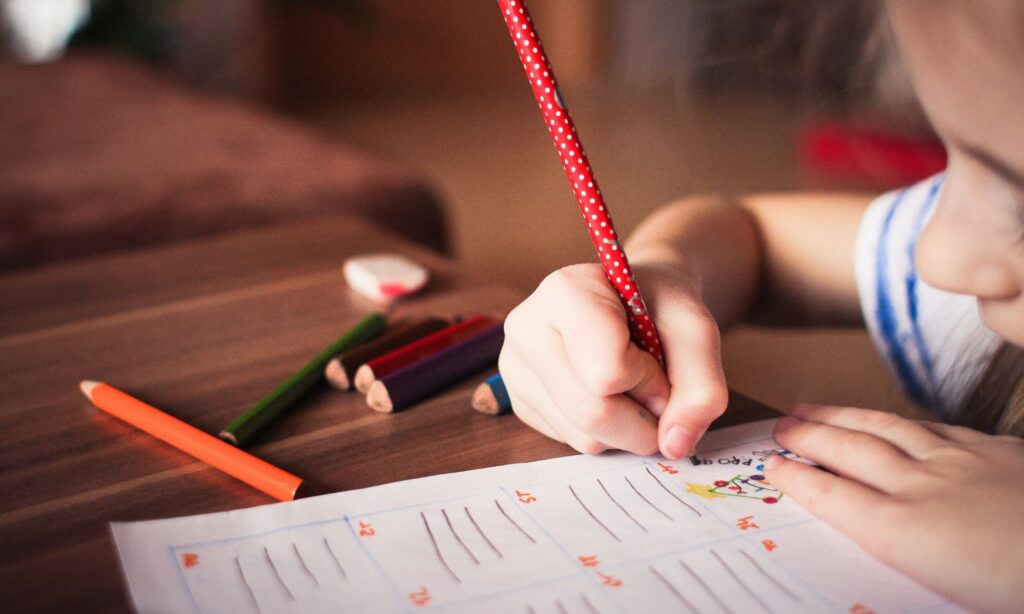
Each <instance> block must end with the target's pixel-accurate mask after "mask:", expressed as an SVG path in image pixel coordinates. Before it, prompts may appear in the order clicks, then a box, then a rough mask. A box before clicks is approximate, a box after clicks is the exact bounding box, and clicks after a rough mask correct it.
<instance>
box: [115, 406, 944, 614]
mask: <svg viewBox="0 0 1024 614" xmlns="http://www.w3.org/2000/svg"><path fill="white" fill-rule="evenodd" d="M770 432H771V421H767V422H760V423H755V424H748V425H744V426H740V427H734V428H731V429H724V430H721V431H716V432H712V433H710V434H709V435H708V436H707V437H705V438H704V440H703V441H702V443H701V446H700V452H699V457H700V458H701V460H702V464H701V465H699V466H693V465H692V463H690V462H689V461H686V460H684V461H672V462H669V461H666V460H665V459H662V458H657V457H650V458H642V457H638V456H633V455H630V454H625V453H619V454H608V455H602V456H598V457H592V456H570V457H565V458H558V459H553V460H548V461H541V462H536V463H529V464H522V465H507V466H503V467H494V468H490V469H481V470H477V471H468V472H464V473H457V474H450V475H442V476H435V477H429V478H423V479H418V480H410V481H407V482H399V483H394V484H386V485H383V486H378V487H374V488H367V489H364V490H359V491H353V492H343V493H336V494H331V495H324V496H321V497H315V498H311V499H305V500H300V501H296V502H292V503H278V504H273V505H266V506H262V507H256V508H249V509H244V510H238V511H233V512H223V513H218V514H207V515H201V516H192V517H186V518H175V519H169V520H156V521H150V522H136V523H115V524H114V525H113V533H114V538H115V540H116V543H117V548H118V552H119V553H120V556H121V562H122V567H123V570H124V574H125V576H126V578H127V581H128V586H129V588H130V592H131V597H132V600H133V602H134V604H135V606H136V608H137V609H139V610H140V611H143V612H187V611H197V612H231V613H236V612H262V613H264V614H266V613H269V612H302V613H312V612H328V611H330V612H337V611H352V612H410V611H417V610H444V611H449V612H519V613H524V614H525V613H537V614H540V613H542V612H581V613H582V612H586V613H593V612H602V613H604V612H659V613H660V612H664V611H682V612H686V611H690V612H701V613H705V612H707V613H715V612H725V613H730V612H735V613H740V612H825V611H835V612H851V613H862V614H866V613H868V612H872V611H875V612H889V611H905V612H910V611H918V612H919V611H925V610H927V611H929V612H945V611H960V610H959V609H958V608H956V607H955V606H953V605H952V604H949V603H947V602H946V601H945V600H943V599H942V598H941V597H939V596H938V595H936V594H934V593H932V592H930V591H928V590H927V589H925V588H923V587H921V586H920V585H918V584H916V583H915V582H913V581H912V580H910V579H909V578H907V577H905V576H903V575H901V574H899V573H897V572H896V571H894V570H892V569H890V568H888V567H886V566H884V565H882V564H881V563H878V562H877V561H875V560H873V559H872V558H871V557H869V556H868V555H866V554H864V553H863V552H862V551H861V550H860V549H859V548H858V547H857V546H856V545H855V544H854V543H853V542H851V541H850V540H848V539H847V538H845V537H844V536H842V535H840V534H839V533H837V532H836V531H834V530H833V529H831V528H830V527H828V526H827V525H825V524H824V523H822V522H821V521H819V520H817V519H816V518H814V517H813V516H812V515H810V514H809V513H807V512H806V511H804V510H803V509H802V508H800V507H799V506H798V505H796V504H795V503H794V502H793V501H792V499H790V498H787V497H786V496H785V495H784V494H783V493H780V492H778V491H777V490H775V489H774V488H772V486H771V485H770V484H768V483H767V482H765V481H764V479H763V476H761V475H760V472H761V469H762V463H763V462H764V459H765V458H767V456H768V455H770V454H777V453H786V452H785V451H784V450H782V449H781V448H778V446H777V444H776V443H775V442H774V441H773V440H772V439H771V437H770ZM787 454H788V453H787Z"/></svg>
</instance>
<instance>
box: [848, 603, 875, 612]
mask: <svg viewBox="0 0 1024 614" xmlns="http://www.w3.org/2000/svg"><path fill="white" fill-rule="evenodd" d="M849 612H850V614H875V611H874V610H872V609H871V608H869V607H868V606H866V605H864V604H862V603H855V604H853V605H851V606H850V609H849Z"/></svg>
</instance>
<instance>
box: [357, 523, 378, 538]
mask: <svg viewBox="0 0 1024 614" xmlns="http://www.w3.org/2000/svg"><path fill="white" fill-rule="evenodd" d="M376 534H377V530H376V529H374V528H373V525H372V524H370V523H368V522H363V521H362V520H360V521H359V537H373V536H374V535H376Z"/></svg>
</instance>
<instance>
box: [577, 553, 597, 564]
mask: <svg viewBox="0 0 1024 614" xmlns="http://www.w3.org/2000/svg"><path fill="white" fill-rule="evenodd" d="M576 558H577V559H579V562H580V563H582V564H583V566H584V567H597V566H598V565H600V564H601V561H599V560H597V557H596V556H594V555H593V554H584V555H582V556H578V557H576Z"/></svg>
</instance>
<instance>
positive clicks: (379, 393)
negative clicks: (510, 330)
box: [366, 324, 505, 413]
mask: <svg viewBox="0 0 1024 614" xmlns="http://www.w3.org/2000/svg"><path fill="white" fill-rule="evenodd" d="M504 341H505V329H504V325H502V324H497V325H495V326H492V327H490V328H487V329H485V330H484V331H483V332H481V333H480V334H478V335H474V336H472V337H470V338H468V339H465V340H463V341H461V342H459V343H457V344H455V345H453V346H451V347H448V348H445V349H444V350H441V351H440V352H437V353H436V354H433V355H431V356H428V357H426V358H424V359H422V360H418V361H416V362H414V363H412V364H411V365H409V366H407V367H404V368H402V369H399V370H398V371H395V372H394V373H391V374H389V375H385V376H384V377H382V378H381V379H379V380H377V381H375V382H374V383H373V385H372V386H371V387H370V390H369V391H368V392H367V394H366V402H367V403H368V404H369V405H370V407H371V408H373V409H375V410H377V411H379V412H385V413H390V412H393V411H397V410H400V409H405V408H406V407H409V406H410V405H413V404H414V403H417V402H419V401H421V400H423V399H425V398H427V397H429V396H430V395H432V394H434V393H436V392H438V391H440V390H443V389H444V388H447V387H448V386H451V385H453V384H456V383H458V382H459V381H461V380H463V379H465V378H467V377H469V376H470V375H473V374H474V373H478V372H479V371H481V370H483V369H485V368H487V367H489V366H492V365H494V364H495V363H496V362H498V354H499V353H500V352H501V345H502V343H504Z"/></svg>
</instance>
